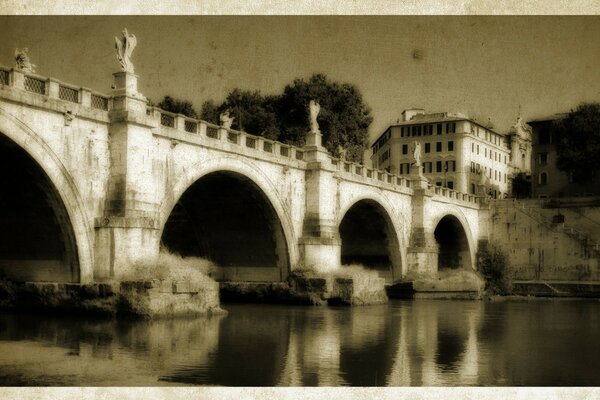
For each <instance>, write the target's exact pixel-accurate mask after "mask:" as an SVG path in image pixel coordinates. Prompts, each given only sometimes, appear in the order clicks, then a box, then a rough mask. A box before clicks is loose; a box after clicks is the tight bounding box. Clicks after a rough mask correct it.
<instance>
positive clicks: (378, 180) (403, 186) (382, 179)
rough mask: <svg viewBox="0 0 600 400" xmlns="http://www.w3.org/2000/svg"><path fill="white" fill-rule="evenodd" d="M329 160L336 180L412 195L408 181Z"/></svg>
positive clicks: (364, 167) (386, 173) (333, 159)
mask: <svg viewBox="0 0 600 400" xmlns="http://www.w3.org/2000/svg"><path fill="white" fill-rule="evenodd" d="M330 160H331V165H332V167H333V169H334V171H335V175H336V176H337V177H338V178H342V179H345V180H350V181H353V182H358V183H362V184H368V185H374V186H378V187H382V188H385V189H388V190H392V191H396V192H400V193H405V194H412V189H410V180H408V179H406V178H404V177H401V176H398V175H394V174H392V173H390V172H387V171H384V170H380V169H374V168H368V167H366V166H364V165H362V164H358V163H355V162H350V161H344V160H340V159H338V158H335V157H330Z"/></svg>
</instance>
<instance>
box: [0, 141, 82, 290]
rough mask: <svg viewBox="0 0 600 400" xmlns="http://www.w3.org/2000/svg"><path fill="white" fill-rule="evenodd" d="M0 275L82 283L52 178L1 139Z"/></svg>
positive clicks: (72, 237)
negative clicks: (0, 273) (0, 272)
mask: <svg viewBox="0 0 600 400" xmlns="http://www.w3.org/2000/svg"><path fill="white" fill-rule="evenodd" d="M0 182H2V189H1V190H0V270H1V271H2V273H3V274H4V275H6V277H7V278H8V279H11V280H14V281H52V282H78V281H79V257H78V255H77V247H76V241H75V235H74V232H73V228H72V225H71V221H70V219H69V217H68V213H67V210H66V208H65V205H64V203H63V201H62V199H61V198H60V195H59V194H58V191H57V190H56V188H55V187H54V185H53V184H52V182H51V181H50V178H48V176H47V175H46V173H45V172H44V171H43V170H42V168H41V167H40V166H39V165H38V164H37V162H36V161H35V160H34V159H33V158H31V156H29V154H27V153H26V152H25V151H24V150H23V149H22V148H21V147H19V146H18V145H17V144H15V143H14V142H13V141H11V140H10V139H8V138H7V137H6V136H4V135H2V134H0Z"/></svg>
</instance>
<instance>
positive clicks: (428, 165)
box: [423, 162, 433, 174]
mask: <svg viewBox="0 0 600 400" xmlns="http://www.w3.org/2000/svg"><path fill="white" fill-rule="evenodd" d="M423 169H424V172H425V173H427V174H430V173H432V172H433V163H432V162H425V163H423Z"/></svg>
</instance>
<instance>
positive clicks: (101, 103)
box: [90, 93, 108, 111]
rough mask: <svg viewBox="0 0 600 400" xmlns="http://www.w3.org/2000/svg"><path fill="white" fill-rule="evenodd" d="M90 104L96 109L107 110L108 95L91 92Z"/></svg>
mask: <svg viewBox="0 0 600 400" xmlns="http://www.w3.org/2000/svg"><path fill="white" fill-rule="evenodd" d="M90 105H91V106H92V108H97V109H98V110H104V111H108V97H104V96H100V95H98V94H94V93H92V96H91V100H90Z"/></svg>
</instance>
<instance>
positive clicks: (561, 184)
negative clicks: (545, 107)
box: [527, 113, 600, 198]
mask: <svg viewBox="0 0 600 400" xmlns="http://www.w3.org/2000/svg"><path fill="white" fill-rule="evenodd" d="M566 116H567V114H565V113H563V114H554V115H551V116H549V117H545V118H540V119H535V120H532V121H529V122H527V123H528V124H529V125H530V126H531V128H532V131H533V151H532V158H531V165H532V197H535V198H546V197H571V196H573V197H578V196H592V195H599V194H600V177H599V175H600V174H597V173H596V174H590V176H587V177H581V176H579V177H578V176H574V175H573V173H569V172H565V171H561V170H559V169H558V167H557V166H556V160H557V151H556V146H557V143H558V130H557V129H556V128H555V121H557V120H559V119H562V118H564V117H566Z"/></svg>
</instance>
